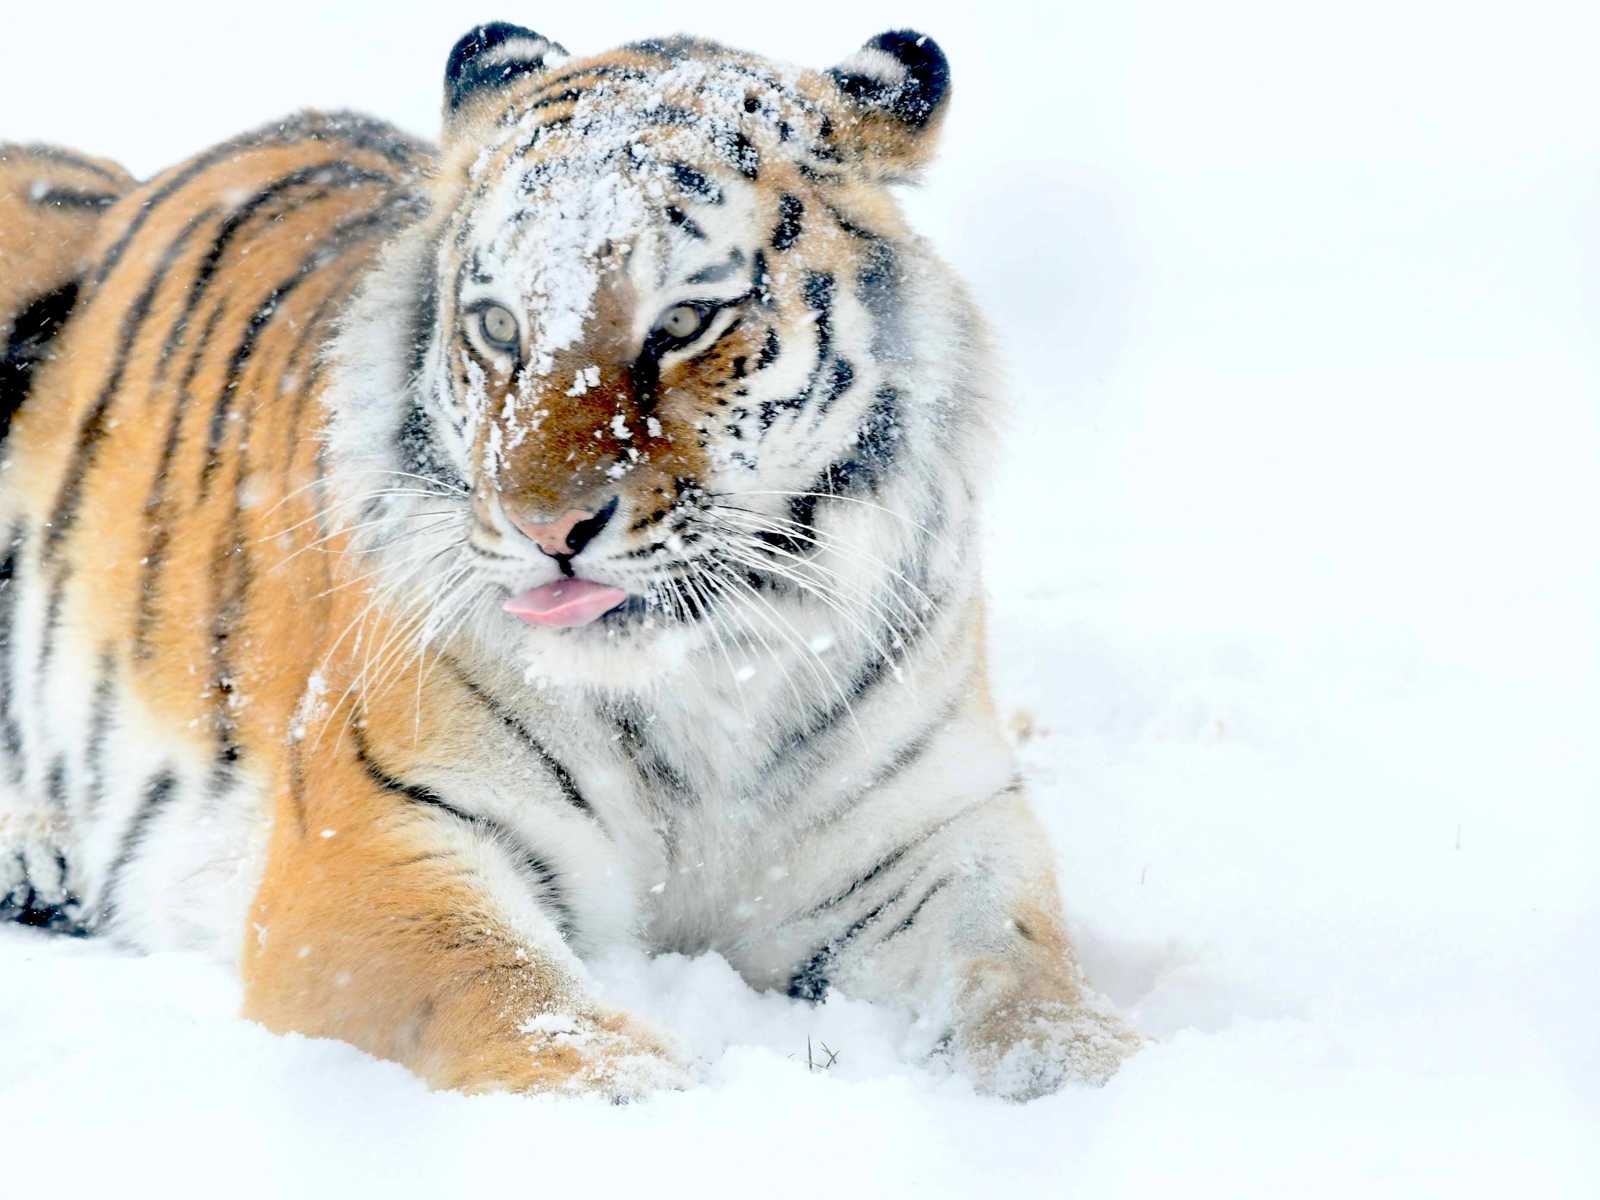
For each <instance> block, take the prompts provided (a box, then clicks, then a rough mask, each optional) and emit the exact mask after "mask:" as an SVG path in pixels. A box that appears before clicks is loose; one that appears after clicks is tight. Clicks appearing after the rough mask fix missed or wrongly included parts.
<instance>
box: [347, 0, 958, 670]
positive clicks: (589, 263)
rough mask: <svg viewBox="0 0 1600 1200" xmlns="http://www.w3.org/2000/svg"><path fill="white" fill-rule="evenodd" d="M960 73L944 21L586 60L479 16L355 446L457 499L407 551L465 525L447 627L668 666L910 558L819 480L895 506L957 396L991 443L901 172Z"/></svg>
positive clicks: (462, 48) (451, 541) (371, 295)
mask: <svg viewBox="0 0 1600 1200" xmlns="http://www.w3.org/2000/svg"><path fill="white" fill-rule="evenodd" d="M946 92H947V72H946V67H945V61H944V58H943V56H942V54H941V53H940V52H939V51H938V49H937V47H935V46H934V45H933V43H932V42H931V41H929V40H928V39H926V38H921V37H919V36H918V35H915V34H886V35H882V36H881V37H879V38H878V39H875V40H874V42H872V43H869V44H868V46H867V47H866V48H865V49H863V50H862V51H861V52H860V53H859V54H857V55H856V56H855V57H854V58H852V59H851V60H848V61H847V62H846V63H845V64H844V65H842V66H841V67H838V68H835V69H834V70H833V71H831V72H826V73H824V72H807V71H797V70H791V69H788V68H781V67H776V66H774V65H772V64H770V63H767V62H764V61H762V60H760V59H756V58H753V57H750V56H747V55H743V54H738V53H735V52H731V51H728V50H725V49H723V48H721V47H717V46H713V45H709V44H706V43H701V42H693V41H688V40H685V39H674V40H671V41H667V42H649V43H641V44H639V45H637V46H633V47H628V48H625V49H623V50H620V51H617V52H614V53H612V54H607V55H603V56H599V57H595V58H590V59H584V60H570V59H568V58H567V56H566V55H565V52H564V51H562V50H561V48H560V47H559V46H557V45H555V44H554V43H551V42H549V41H547V40H546V39H544V38H541V37H539V36H538V35H536V34H533V33H531V32H530V31H527V30H522V29H518V28H516V27H512V26H505V25H494V26H485V27H481V28H479V29H476V30H474V31H473V32H472V33H470V34H468V35H467V37H465V38H463V39H462V41H461V42H460V43H459V44H458V45H457V47H456V49H455V51H454V52H453V53H452V55H451V59H450V63H449V66H448V69H447V79H446V137H445V143H444V147H443V155H442V162H441V170H440V174H439V178H438V182H437V189H436V194H435V197H434V215H433V217H432V218H431V219H430V220H429V221H428V222H426V223H425V226H424V227H423V228H421V229H419V230H418V231H416V232H415V234H414V235H411V236H410V237H409V238H408V239H407V242H406V245H405V246H404V247H403V248H402V249H401V250H400V251H398V252H397V253H395V254H392V255H391V256H390V259H389V263H388V266H387V267H386V275H387V277H388V282H387V285H386V286H385V287H384V288H369V289H368V290H367V295H366V296H365V297H364V299H363V300H362V302H360V303H358V305H357V312H356V315H355V320H354V322H352V325H353V327H354V328H356V329H359V325H360V321H361V320H362V311H361V310H362V308H363V307H366V308H375V307H377V306H379V305H380V304H387V305H388V306H389V308H390V309H391V310H392V308H393V306H394V304H395V302H396V299H397V297H398V296H401V295H403V294H404V293H406V292H408V291H409V292H410V293H411V295H410V297H409V300H408V303H407V311H408V313H409V332H410V334H411V345H410V347H409V366H408V371H409V373H408V377H407V378H406V380H405V382H404V386H403V389H402V391H403V394H404V395H405V397H406V402H405V403H403V404H401V405H398V406H397V405H394V404H392V403H391V404H390V405H389V406H388V407H389V411H388V413H387V417H386V420H387V422H388V424H389V426H390V428H389V429H388V430H387V434H388V436H387V437H383V436H381V434H382V433H383V432H384V431H378V432H379V433H380V436H379V437H377V438H373V437H372V432H373V431H371V430H368V429H365V428H363V429H362V430H361V431H360V432H359V433H358V435H357V436H359V437H361V438H363V439H367V440H369V441H370V442H371V444H370V445H364V446H355V447H351V446H349V445H346V447H345V448H346V451H347V453H346V455H345V458H346V459H347V460H364V461H367V462H369V463H370V464H372V465H371V467H370V470H371V472H372V475H373V477H374V478H373V479H372V480H369V481H368V482H367V483H366V484H364V485H362V486H365V487H367V488H368V490H370V491H372V492H374V493H376V492H381V491H384V490H388V491H390V492H402V491H404V490H406V489H404V488H395V487H393V486H392V482H393V478H395V474H394V473H395V472H401V473H403V475H402V476H401V477H409V478H410V479H411V480H412V490H416V491H426V492H430V493H432V494H431V495H428V496H426V497H410V498H409V499H402V498H398V497H396V498H391V499H390V500H389V501H388V503H389V504H391V505H401V506H403V505H404V504H406V503H410V504H412V505H414V506H415V507H416V508H417V509H418V510H419V516H418V520H419V521H430V520H432V521H433V522H434V530H433V533H431V534H430V535H428V537H426V538H424V539H423V545H422V546H415V545H412V546H408V547H407V548H406V550H405V552H404V556H403V557H405V556H408V561H413V562H414V561H416V560H417V556H418V552H420V551H424V550H426V548H427V547H428V546H429V545H433V544H435V543H439V544H442V545H445V546H448V547H450V548H451V549H450V550H449V553H448V556H447V561H448V563H449V566H448V568H446V570H447V571H448V574H449V577H450V578H451V579H452V580H453V582H452V584H451V590H452V595H451V596H450V597H449V598H448V600H444V599H440V600H431V601H428V602H429V603H437V604H438V605H439V607H440V609H441V612H440V614H439V615H438V617H437V618H436V622H435V623H436V625H437V627H438V628H439V629H440V630H446V629H448V628H449V627H450V625H451V622H458V623H459V624H460V625H462V626H464V627H465V626H470V627H471V628H472V629H474V630H475V631H476V632H478V633H479V634H480V635H481V636H482V637H484V638H486V639H487V640H488V641H489V642H490V643H491V644H492V646H493V647H494V648H495V649H496V652H497V653H500V654H503V655H505V656H507V657H509V658H511V659H513V660H515V661H520V662H523V663H524V664H526V665H527V666H528V667H529V668H530V669H532V670H535V671H547V672H549V673H551V674H555V675H560V676H564V677H569V678H570V677H578V678H585V679H592V678H602V679H603V678H607V677H610V676H613V675H615V674H617V673H618V672H619V671H623V670H625V671H626V673H627V675H628V676H629V677H632V678H637V677H638V676H639V674H640V673H641V672H643V673H645V674H650V673H652V668H654V670H655V673H659V672H661V671H667V670H670V669H671V668H672V667H673V666H674V665H675V664H678V663H681V662H682V661H683V660H684V659H685V658H686V657H688V656H692V655H693V654H694V653H695V652H696V651H697V650H702V649H704V648H705V646H706V645H707V644H708V642H709V641H710V640H712V639H714V638H715V637H717V636H718V627H719V625H720V626H721V627H723V628H728V627H730V626H731V625H732V624H734V623H738V624H742V626H743V627H744V628H746V629H748V630H750V631H751V632H753V633H755V634H757V635H759V634H760V633H761V627H760V626H759V625H757V624H756V622H755V618H757V617H759V618H760V619H761V620H763V621H767V622H768V623H769V624H771V623H772V622H771V621H770V618H769V616H768V614H769V613H772V612H774V611H776V608H777V606H779V605H782V604H786V603H789V602H791V601H794V600H795V599H796V598H797V597H798V598H801V599H803V598H804V597H805V596H806V595H808V594H809V595H811V597H812V603H813V605H816V604H819V603H831V604H832V606H833V611H835V612H836V611H837V610H838V609H839V599H838V596H839V588H840V586H845V587H848V586H850V585H851V580H850V579H849V578H846V576H850V575H852V574H853V573H855V572H856V564H855V563H854V562H853V561H852V560H850V553H849V552H852V551H853V552H854V553H855V554H856V555H857V556H858V557H859V556H861V555H863V554H864V555H866V556H867V557H868V558H873V557H876V558H877V559H883V557H884V551H885V548H884V547H881V546H874V545H872V544H871V543H872V540H873V538H874V537H875V536H876V537H879V538H881V537H883V536H885V535H884V534H882V533H881V532H880V533H877V534H874V533H873V532H872V531H870V530H864V531H862V532H861V534H860V538H861V539H864V542H863V544H858V545H854V546H846V545H843V544H840V545H837V546H828V545H825V544H824V539H823V538H822V537H820V536H819V530H818V523H817V520H816V513H815V510H816V507H817V502H818V500H819V498H832V497H839V498H840V503H845V502H849V501H855V502H859V503H862V504H864V505H871V506H881V505H882V504H883V500H884V499H885V496H886V494H887V485H888V483H889V481H890V477H891V476H892V475H894V474H895V473H897V472H910V473H912V474H915V472H916V470H917V465H916V461H915V460H916V458H917V456H918V455H919V454H929V453H936V452H938V450H939V448H938V447H936V446H935V445H934V442H935V441H936V440H937V438H936V436H935V434H934V433H933V432H931V430H933V429H935V428H937V429H938V430H940V431H942V434H940V435H939V436H943V437H944V438H945V441H946V443H947V444H946V445H945V446H944V447H943V448H942V449H943V451H944V452H949V451H950V450H951V449H952V448H954V449H955V450H956V451H957V452H959V451H960V450H961V447H960V446H959V445H957V444H955V443H952V442H951V436H952V435H951V430H953V429H959V427H960V421H959V420H957V419H952V417H951V414H949V413H947V412H946V413H936V412H931V411H928V405H927V403H926V402H923V403H922V404H921V405H920V406H919V400H924V398H925V397H926V396H927V394H928V393H929V389H928V388H927V387H926V386H925V381H924V380H922V379H920V378H919V373H926V372H927V371H928V370H929V369H930V367H933V366H935V362H936V360H937V359H939V358H940V357H948V356H949V355H950V354H951V353H952V351H953V350H954V349H957V348H956V347H952V345H951V344H950V340H949V338H948V336H947V331H946V330H944V329H943V328H941V321H943V320H945V319H947V318H948V311H947V310H948V309H949V308H950V307H951V305H952V304H954V303H955V301H954V300H952V298H951V297H950V295H949V294H948V286H949V285H948V284H947V282H946V281H945V280H944V279H943V278H942V277H941V276H940V273H939V271H938V269H937V266H936V265H930V263H929V261H928V256H927V255H926V252H925V251H923V250H922V249H921V248H920V246H919V245H918V244H917V243H916V242H915V240H914V239H913V238H912V237H911V236H910V235H909V233H908V231H907V230H906V228H905V226H904V223H903V220H902V218H901V217H900V215H899V212H898V209H897V208H896V206H895V204H894V202H893V200H892V199H891V198H890V197H889V195H888V194H887V190H886V188H887V184H888V183H890V182H893V181H894V180H895V179H898V178H902V177H904V176H906V175H908V174H910V173H912V172H914V171H915V169H916V168H917V167H918V166H919V165H920V164H921V163H922V162H923V160H924V159H925V157H926V156H927V154H928V153H929V148H930V144H931V141H932V132H933V130H934V128H935V127H936V125H937V124H938V121H939V119H940V117H942V114H943V101H944V98H945V95H946ZM356 340H357V339H356V338H355V337H354V336H353V335H351V334H349V333H347V336H346V338H345V342H346V344H347V348H348V346H349V344H351V343H352V342H355V341H356ZM340 424H341V418H340V416H339V415H338V414H335V433H334V441H335V448H336V449H337V448H338V443H339V440H340ZM342 424H343V425H344V429H345V440H346V441H347V442H348V441H349V438H350V427H351V422H350V421H349V420H344V421H343V422H342ZM959 440H960V439H959V436H956V437H955V442H959ZM385 460H387V461H385ZM378 463H383V464H384V465H377V464H378ZM357 465H358V466H359V465H360V463H359V461H358V463H357ZM386 470H387V471H388V472H389V473H390V480H389V484H390V486H388V487H387V489H386V488H385V486H384V482H385V481H384V477H383V472H384V471H386ZM424 512H425V513H426V515H421V514H422V513H424ZM441 513H443V514H447V515H448V514H451V513H454V514H455V515H456V516H458V517H459V518H460V521H459V523H457V524H451V523H450V521H449V520H448V519H442V520H441V519H440V516H439V514H441ZM897 532H901V531H897ZM887 536H890V537H893V536H897V534H889V535H887ZM858 540H859V539H858ZM830 554H831V565H829V564H830ZM440 557H445V554H444V552H443V551H441V553H440V554H439V555H436V556H435V559H434V565H433V566H431V568H430V570H432V571H438V569H439V568H438V567H437V560H438V558H440ZM423 561H427V560H426V559H424V560H423ZM418 582H419V583H420V584H421V586H422V588H423V590H424V591H426V590H427V588H428V587H429V585H430V584H429V575H428V572H423V574H422V576H421V578H420V579H419V580H418ZM856 584H857V585H858V586H860V587H862V588H866V587H870V586H874V585H873V584H872V583H870V582H868V581H866V580H864V579H863V580H858V581H856ZM829 590H832V591H833V593H834V594H833V596H832V597H831V599H830V597H829V596H828V595H826V594H825V593H826V592H828V591H829ZM469 597H470V599H469ZM740 613H743V614H744V615H743V618H742V620H741V619H740V618H739V617H738V614H740ZM784 622H785V624H786V625H787V626H788V627H789V629H791V630H793V629H794V628H796V625H795V622H794V620H793V619H792V615H790V616H785V617H784Z"/></svg>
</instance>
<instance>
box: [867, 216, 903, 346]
mask: <svg viewBox="0 0 1600 1200" xmlns="http://www.w3.org/2000/svg"><path fill="white" fill-rule="evenodd" d="M856 299H858V300H859V301H861V307H863V308H864V309H866V310H867V313H868V315H870V316H871V317H872V319H873V321H874V322H875V324H874V326H873V329H872V343H871V344H872V354H873V357H874V358H877V359H880V360H886V361H890V362H906V361H909V360H910V358H911V345H910V339H909V338H908V337H907V336H906V332H905V327H904V316H905V314H904V312H903V310H902V305H901V303H900V260H899V258H898V257H897V256H896V255H895V252H894V247H892V246H891V245H889V243H888V242H886V241H882V240H875V241H873V242H871V243H870V244H869V245H868V247H867V253H866V262H865V264H864V265H863V266H862V268H861V270H860V271H859V272H857V274H856Z"/></svg>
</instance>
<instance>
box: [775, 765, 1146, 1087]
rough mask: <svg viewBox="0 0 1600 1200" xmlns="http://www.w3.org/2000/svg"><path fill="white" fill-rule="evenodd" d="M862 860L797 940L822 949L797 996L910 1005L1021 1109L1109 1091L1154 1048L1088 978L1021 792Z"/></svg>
mask: <svg viewBox="0 0 1600 1200" xmlns="http://www.w3.org/2000/svg"><path fill="white" fill-rule="evenodd" d="M863 844H870V843H863ZM856 863H857V865H856V871H857V872H858V873H857V874H856V875H855V876H854V879H853V881H852V882H851V883H849V884H847V885H846V886H845V887H843V888H841V889H839V890H838V891H836V892H835V893H833V894H832V895H830V896H828V897H826V898H825V899H824V900H823V901H822V902H821V903H820V904H817V905H815V906H813V907H812V908H811V909H809V910H808V911H806V912H804V913H802V914H800V915H799V917H798V919H796V920H795V921H793V922H792V923H791V925H790V929H789V930H788V931H787V932H788V934H789V936H790V937H792V936H793V933H794V931H795V930H796V929H803V930H806V931H807V933H806V934H805V938H806V940H805V942H804V943H803V944H806V945H810V946H814V947H815V949H814V950H813V951H811V952H810V954H809V956H807V957H804V958H802V959H801V960H800V961H799V962H798V963H797V965H796V969H795V972H794V974H793V976H792V978H791V980H790V984H789V991H790V994H791V995H796V996H799V997H802V998H806V999H812V1000H817V999H821V998H822V996H823V995H824V994H825V993H826V992H827V990H828V989H829V988H830V987H833V986H838V987H839V988H840V989H842V990H843V991H844V992H845V993H846V994H848V995H850V996H853V997H856V998H859V999H866V1000H873V1001H879V1002H883V1003H890V1004H894V1005H897V1006H900V1007H909V1008H911V1009H912V1010H913V1012H915V1013H916V1015H917V1016H918V1017H919V1018H920V1019H923V1020H925V1021H928V1022H931V1023H933V1027H934V1029H935V1030H937V1031H938V1033H939V1035H940V1036H939V1039H938V1047H937V1048H938V1051H939V1052H940V1053H941V1054H947V1055H949V1057H950V1058H951V1059H952V1060H953V1062H954V1064H955V1065H956V1067H957V1068H958V1069H960V1070H961V1071H962V1072H963V1073H964V1074H966V1075H967V1076H968V1077H970V1078H971V1079H972V1080H973V1082H974V1083H975V1084H976V1085H977V1086H978V1087H979V1088H980V1089H981V1090H983V1091H987V1092H991V1093H994V1094H997V1095H1001V1096H1005V1097H1008V1098H1011V1099H1017V1100H1026V1099H1031V1098H1033V1097H1037V1096H1041V1095H1045V1094H1047V1093H1050V1092H1053V1091H1056V1090H1057V1089H1059V1088H1061V1087H1062V1086H1064V1085H1067V1084H1070V1083H1089V1084H1100V1083H1103V1082H1105V1081H1106V1080H1107V1079H1108V1078H1110V1076H1111V1075H1112V1074H1113V1073H1115V1071H1116V1070H1117V1068H1118V1066H1119V1065H1120V1064H1121V1062H1122V1060H1123V1059H1125V1058H1127V1057H1128V1056H1129V1055H1131V1054H1132V1053H1134V1051H1136V1050H1137V1049H1138V1048H1139V1046H1140V1045H1141V1043H1142V1039H1141V1038H1140V1037H1139V1035H1138V1034H1137V1033H1136V1032H1134V1030H1133V1029H1131V1028H1130V1027H1129V1026H1128V1025H1126V1024H1125V1023H1124V1022H1123V1021H1122V1020H1121V1018H1120V1017H1118V1016H1117V1015H1116V1014H1115V1012H1113V1011H1112V1009H1111V1008H1110V1006H1109V1005H1108V1004H1107V1003H1106V1002H1105V1001H1104V1000H1103V999H1102V998H1100V997H1099V996H1097V995H1096V994H1095V993H1094V992H1093V991H1092V990H1091V989H1089V987H1088V986H1087V984H1086V983H1085V981H1084V978H1083V973H1082V971H1081V970H1080V968H1079V966H1078V963H1077V959H1076V956H1075V955H1074V953H1073V949H1072V946H1071V943H1070V941H1069V940H1068V938H1067V934H1066V929H1065V925H1064V921H1063V919H1062V915H1061V905H1060V900H1059V897H1058V894H1057V890H1056V883H1055V875H1054V870H1053V868H1052V865H1051V862H1050V857H1049V852H1048V849H1047V844H1046V841H1045V837H1044V831H1043V830H1042V829H1041V828H1040V827H1039V825H1038V822H1037V820H1036V818H1035V817H1034V816H1033V813H1032V812H1031V811H1030V809H1029V808H1028V806H1027V803H1026V800H1025V798H1024V796H1023V795H1022V790H1021V787H1020V785H1013V786H1012V787H1009V788H1007V789H1005V790H1004V791H1003V792H1001V793H999V794H998V795H996V796H994V797H992V798H991V799H989V800H987V801H982V802H979V803H977V804H974V805H971V806H969V807H967V808H965V809H960V810H958V811H957V813H956V815H954V816H952V817H950V818H949V819H947V820H946V821H944V822H942V823H940V824H938V825H935V826H934V827H933V828H932V829H931V830H929V829H928V828H926V827H916V828H913V829H910V830H906V831H902V836H901V839H899V840H893V841H890V842H888V843H883V842H878V843H877V844H876V845H875V847H874V850H873V853H872V856H871V857H870V858H867V859H861V858H860V857H859V852H858V855H857V857H856ZM786 940H787V939H786Z"/></svg>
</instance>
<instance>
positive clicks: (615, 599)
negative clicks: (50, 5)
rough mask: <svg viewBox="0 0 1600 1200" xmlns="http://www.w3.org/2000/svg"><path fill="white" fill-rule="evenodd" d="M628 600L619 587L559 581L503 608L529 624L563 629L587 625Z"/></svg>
mask: <svg viewBox="0 0 1600 1200" xmlns="http://www.w3.org/2000/svg"><path fill="white" fill-rule="evenodd" d="M627 598H628V593H627V592H625V591H623V590H622V589H621V588H614V587H607V586H606V585H605V584H603V583H596V582H595V581H594V580H592V579H558V580H556V581H555V582H554V583H547V584H545V585H544V586H543V587H536V588H530V589H529V590H528V591H526V592H522V593H520V594H519V595H516V596H513V597H511V599H509V600H507V601H506V602H505V604H504V605H502V607H503V608H504V609H505V610H506V612H508V613H510V614H511V615H512V616H513V617H516V618H517V619H518V620H522V621H526V622H527V623H528V624H529V625H549V626H552V627H554V628H557V629H565V628H567V627H569V626H572V625H587V624H588V623H589V622H590V621H593V620H594V619H595V618H596V617H601V616H604V615H605V614H606V613H608V612H610V611H611V610H612V609H613V608H615V607H616V606H617V605H619V604H621V603H622V602H623V601H624V600H626V599H627Z"/></svg>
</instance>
